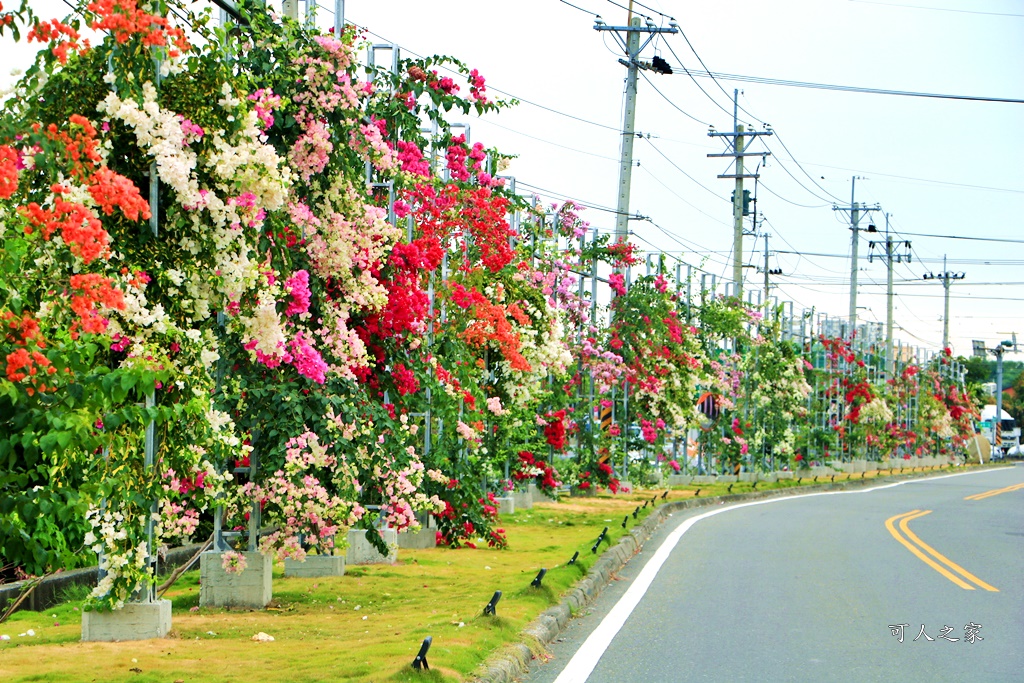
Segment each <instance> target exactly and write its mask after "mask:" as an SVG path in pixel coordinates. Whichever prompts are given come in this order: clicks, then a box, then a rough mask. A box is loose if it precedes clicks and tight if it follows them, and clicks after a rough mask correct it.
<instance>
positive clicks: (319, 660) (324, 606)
mask: <svg viewBox="0 0 1024 683" xmlns="http://www.w3.org/2000/svg"><path fill="white" fill-rule="evenodd" d="M876 474H877V473H867V477H868V478H872V477H873V476H876ZM847 476H848V475H837V476H836V481H837V482H838V481H840V480H842V479H845V478H847ZM850 476H852V477H853V478H855V479H859V478H860V475H859V474H856V475H850ZM811 483H813V482H812V481H810V480H806V479H805V480H804V481H803V484H804V485H807V484H811ZM794 486H797V484H796V482H795V481H780V482H777V483H761V484H759V485H758V487H757V488H758V490H759V491H762V490H768V489H773V488H790V487H794ZM696 488H697V487H696V486H689V487H681V488H678V489H675V490H672V491H671V492H670V493H669V494H668V497H667V500H669V501H672V500H681V499H685V498H690V497H692V496H693V495H694V494H695V490H696ZM751 488H752V487H751V485H750V484H746V483H737V484H734V485H733V487H732V491H731V492H732V493H742V492H745V491H749V490H751ZM663 491H664V489H652V490H646V491H644V490H642V491H636V492H633V493H630V494H625V495H622V494H620V495H618V496H610V495H599V496H596V497H590V498H569V497H566V498H564V499H563V500H562V501H560V502H558V503H540V504H535V505H534V507H533V508H532V509H530V510H519V511H517V512H516V513H515V514H514V515H510V516H504V517H502V521H501V523H502V525H503V526H504V528H505V530H506V532H507V534H508V540H509V548H508V549H506V550H492V549H487V548H478V549H475V550H474V549H460V550H448V549H441V548H438V549H431V550H404V549H403V550H400V551H399V554H398V564H397V565H394V566H392V565H369V566H356V567H353V566H349V567H346V571H345V575H344V576H340V577H332V578H325V579H298V578H284V576H283V574H282V571H283V569H282V567H280V566H276V567H275V570H274V600H273V602H272V603H271V604H270V606H269V607H268V608H267V609H266V610H260V611H256V610H227V609H206V608H202V609H201V608H199V606H198V605H199V585H198V581H199V572H198V571H192V572H188V573H186V574H184V575H183V576H182V577H181V579H179V580H178V582H177V583H176V584H175V585H174V586H173V587H172V588H171V590H170V591H168V593H167V595H166V596H165V597H168V598H170V599H171V600H172V604H173V627H172V631H171V634H170V636H169V637H168V638H165V639H161V640H145V641H129V642H121V643H95V642H93V643H82V642H79V639H80V637H81V612H80V611H79V604H80V603H79V602H75V601H72V602H68V603H65V604H62V605H59V606H57V607H54V608H50V609H49V610H47V611H46V612H43V613H39V612H28V611H22V612H17V613H15V614H14V615H13V616H12V617H11V618H10V619H9V620H8V621H7V622H5V623H2V624H0V634H7V635H9V636H10V637H11V640H10V641H3V642H0V681H5V682H9V683H21V682H25V681H46V682H51V681H52V682H57V681H69V682H92V681H96V682H98V683H106V682H117V681H133V682H135V683H176V682H178V681H181V682H183V683H205V682H211V683H212V682H215V681H216V682H218V683H220V682H227V681H247V682H248V681H261V682H263V681H266V682H276V681H280V682H281V683H285V682H287V683H304V682H311V681H463V680H467V679H468V678H470V677H471V676H472V673H473V672H474V670H476V669H477V668H478V667H479V666H480V664H482V663H483V662H484V661H485V660H486V659H487V658H488V657H489V656H491V655H492V654H493V653H494V652H495V651H498V650H500V649H501V648H502V647H503V646H506V645H507V644H509V643H512V642H517V641H518V640H519V639H520V635H519V632H520V631H521V630H522V629H523V628H524V627H525V626H526V625H527V624H528V623H529V622H530V621H532V620H533V619H535V618H536V617H537V616H538V615H539V614H540V613H541V612H543V611H544V610H545V609H547V608H548V607H550V606H551V605H554V604H556V603H557V602H559V600H560V599H561V597H562V596H563V595H564V594H565V593H566V592H568V591H569V590H570V589H571V588H572V587H573V586H574V584H575V583H576V581H578V580H579V579H580V578H581V577H583V576H585V575H586V572H587V570H588V569H589V567H590V565H592V564H593V562H594V559H595V558H596V557H598V556H599V554H600V553H601V549H599V550H598V554H592V553H591V547H592V546H593V545H594V541H595V540H596V539H597V536H598V534H600V532H601V530H602V529H603V528H604V527H606V526H607V527H608V528H609V529H608V536H607V538H606V540H605V544H604V545H602V549H606V548H607V547H609V545H614V544H615V543H617V542H618V540H619V538H621V537H622V535H623V534H626V533H628V532H629V530H631V529H633V528H634V527H635V526H636V525H637V524H639V523H640V522H642V521H643V520H644V518H645V517H646V516H647V515H648V514H650V511H651V509H652V508H651V507H646V508H642V509H641V510H640V512H639V514H638V515H637V517H636V519H634V518H633V516H632V513H633V511H634V510H635V508H636V507H637V506H638V505H640V504H643V502H644V501H649V500H650V499H651V497H652V496H654V495H655V494H657V495H658V504H659V505H661V504H662V503H663V501H662V499H661V497H660V494H661V493H662V492H663ZM726 492H727V486H726V485H724V484H715V485H706V486H701V487H700V497H701V498H704V497H709V496H715V495H722V494H725V493H726ZM627 516H628V522H627V528H625V529H623V528H622V522H623V520H624V518H626V517H627ZM576 551H579V553H580V556H579V560H578V561H577V563H576V564H575V565H568V564H567V563H568V561H569V559H570V558H571V557H572V555H573V553H574V552H576ZM542 567H543V568H547V570H548V572H547V575H546V576H545V578H544V581H543V586H542V587H541V588H532V587H531V586H530V582H531V581H532V580H533V578H534V577H535V576H536V574H537V572H538V571H539V570H540V569H541V568H542ZM495 590H501V591H502V592H503V595H502V598H501V601H500V602H499V603H498V606H497V616H495V617H490V616H486V617H485V616H483V614H482V611H483V607H484V605H485V604H486V603H487V601H488V600H489V599H490V597H491V595H492V594H493V593H494V591H495ZM29 629H31V630H33V631H34V633H35V635H34V636H29V635H27V632H28V630H29ZM260 631H262V632H265V633H267V634H270V635H271V636H273V637H274V641H273V642H254V641H252V640H251V638H252V636H253V635H255V634H256V633H258V632H260ZM20 634H26V635H20ZM426 636H432V637H433V646H432V647H431V649H430V653H429V655H428V657H427V659H428V661H429V663H430V666H431V671H430V672H429V673H428V672H422V671H421V672H417V671H414V670H413V669H412V668H411V667H410V664H411V663H412V660H413V658H414V657H415V656H416V653H417V651H418V650H419V646H420V643H421V641H422V640H423V638H425V637H426Z"/></svg>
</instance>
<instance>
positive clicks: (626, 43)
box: [594, 1, 679, 241]
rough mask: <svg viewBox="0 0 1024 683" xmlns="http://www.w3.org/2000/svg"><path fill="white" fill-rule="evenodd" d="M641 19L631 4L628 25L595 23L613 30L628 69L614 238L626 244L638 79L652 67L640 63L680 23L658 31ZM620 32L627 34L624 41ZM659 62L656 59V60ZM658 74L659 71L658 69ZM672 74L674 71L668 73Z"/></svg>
mask: <svg viewBox="0 0 1024 683" xmlns="http://www.w3.org/2000/svg"><path fill="white" fill-rule="evenodd" d="M640 20H641V17H639V16H636V17H634V16H633V3H632V1H631V2H630V3H629V16H628V17H627V21H626V23H627V25H626V26H608V25H607V24H605V23H604V20H603V19H601V17H597V19H595V20H594V30H595V31H611V32H612V35H613V36H615V39H616V40H617V41H619V45H621V46H622V48H623V49H624V50H625V51H626V59H620V60H619V63H620V64H622V65H623V66H625V67H626V106H625V109H624V110H623V112H622V154H621V156H620V159H619V198H618V203H617V205H616V216H615V239H616V240H617V241H625V240H626V239H627V237H628V236H629V189H630V183H631V182H632V179H633V140H634V138H636V136H637V133H636V130H635V122H636V80H637V72H638V69H640V68H641V67H642V68H650V67H649V66H648V65H646V64H641V63H640V60H639V56H640V53H641V52H642V51H643V49H644V48H645V47H647V46H648V45H649V44H650V42H651V40H652V39H653V38H654V36H655V34H658V33H678V32H679V28H678V26H679V25H678V24H677V23H676V22H675V20H674V19H673V20H672V21H671V22H670V23H669V28H659V27H658V26H656V25H655V24H654V22H652V21H651V20H650V18H648V19H647V23H646V25H645V26H641V25H640V23H641V22H640ZM620 33H624V34H625V36H626V37H625V38H623V37H622V36H621V35H619V34H620ZM641 33H647V34H649V35H648V36H647V39H646V40H645V41H644V43H643V45H641V44H640V34H641ZM655 61H657V60H655ZM655 71H659V70H658V69H655ZM669 73H671V72H669Z"/></svg>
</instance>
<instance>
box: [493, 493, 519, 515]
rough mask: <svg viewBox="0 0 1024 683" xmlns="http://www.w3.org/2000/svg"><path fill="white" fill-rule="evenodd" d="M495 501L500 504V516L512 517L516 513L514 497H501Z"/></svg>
mask: <svg viewBox="0 0 1024 683" xmlns="http://www.w3.org/2000/svg"><path fill="white" fill-rule="evenodd" d="M494 501H495V502H496V503H497V504H498V514H499V515H511V514H512V513H513V512H515V511H516V499H515V498H513V497H512V496H501V497H500V498H495V499H494Z"/></svg>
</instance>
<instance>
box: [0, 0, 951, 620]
mask: <svg viewBox="0 0 1024 683" xmlns="http://www.w3.org/2000/svg"><path fill="white" fill-rule="evenodd" d="M170 6H173V7H174V8H175V9H176V10H177V11H178V14H180V15H183V16H186V17H188V18H189V25H188V26H187V27H185V26H181V25H177V24H176V23H175V22H174V20H173V17H172V15H171V14H169V13H168V9H169V7H170ZM187 12H188V9H187V8H186V7H184V6H181V5H180V4H178V3H161V2H158V3H154V4H153V5H140V4H138V3H137V2H136V0H96V1H95V2H90V3H87V4H85V5H84V6H83V8H82V10H81V11H80V13H79V14H78V15H77V18H73V19H68V20H65V21H59V20H45V21H44V20H42V19H41V18H39V17H37V16H35V14H34V13H33V12H32V10H31V8H30V7H29V3H28V2H27V1H26V2H22V4H21V6H20V7H19V8H18V9H16V10H13V11H10V10H8V11H5V10H4V8H3V7H2V6H0V35H3V36H7V35H13V37H14V38H15V39H17V38H19V37H20V36H21V32H22V31H23V30H24V31H25V36H26V38H27V39H28V40H30V41H36V42H40V43H41V44H43V46H44V49H43V50H42V51H41V52H40V53H39V56H38V58H37V60H36V63H35V64H34V65H33V66H32V68H30V69H29V70H28V72H27V73H26V75H25V77H24V78H23V79H22V80H21V81H20V82H19V83H18V85H17V86H16V88H15V90H14V92H13V93H11V94H10V95H9V96H8V97H7V98H6V99H5V100H3V106H2V111H0V239H2V241H3V249H2V251H0V319H2V321H3V323H4V325H5V327H4V336H3V338H2V339H0V354H2V356H3V358H4V360H5V361H6V373H5V375H4V376H2V377H0V430H2V431H0V461H2V462H4V463H5V464H6V467H5V468H4V469H3V471H2V473H0V492H2V496H0V556H2V562H0V565H4V566H6V567H8V569H6V570H4V571H8V572H10V571H12V569H11V568H17V570H18V571H19V572H25V573H29V574H42V573H44V572H47V571H50V570H52V569H54V568H57V567H65V568H70V567H73V566H76V565H78V564H82V563H84V562H88V561H89V556H90V555H91V554H92V553H97V554H99V556H100V566H101V568H102V569H103V570H104V572H105V573H104V579H103V580H102V581H101V583H100V585H99V586H98V587H97V588H96V590H95V591H94V592H93V595H92V599H91V606H93V607H97V608H117V607H120V606H121V605H123V604H124V602H125V600H127V599H129V597H130V596H131V595H133V594H134V593H135V592H136V591H137V590H138V589H139V588H140V587H143V586H145V585H147V584H148V583H149V582H151V581H152V578H153V577H152V574H151V569H150V567H149V566H148V564H147V562H148V561H149V560H148V558H149V557H150V556H152V555H153V554H154V552H155V548H154V546H155V545H158V544H161V543H163V542H169V541H184V540H187V539H189V538H190V537H192V536H194V535H197V534H203V533H207V532H208V531H209V528H210V525H211V523H212V520H213V517H214V515H217V516H219V521H220V522H221V523H222V524H224V525H225V526H227V527H229V528H236V529H239V530H242V531H244V530H245V529H246V528H247V521H248V522H253V523H254V525H255V523H263V524H266V525H269V526H268V529H267V531H266V532H265V533H263V534H262V535H261V536H260V538H259V539H258V543H259V548H260V549H261V550H262V551H264V552H267V553H274V554H275V555H276V556H277V557H280V558H283V557H290V558H294V559H301V558H303V557H304V556H305V554H306V553H308V552H311V551H314V550H315V551H316V552H330V550H331V549H332V548H333V547H334V546H335V545H336V544H339V543H343V539H344V534H345V532H346V531H347V530H348V529H351V528H361V529H366V530H370V529H372V528H374V527H375V526H376V525H378V524H381V523H386V524H388V525H390V526H392V527H394V528H397V529H399V530H403V529H408V528H417V527H418V525H419V523H420V520H421V519H422V518H423V516H424V515H425V514H426V513H433V514H434V515H435V517H436V518H437V520H438V523H439V532H438V533H439V539H440V540H441V541H442V542H443V543H447V544H449V545H452V546H469V545H472V544H473V543H474V542H475V540H476V539H482V540H483V541H484V542H486V543H488V544H491V545H495V546H499V547H502V546H504V545H505V539H504V534H503V531H502V530H501V528H500V527H499V526H498V524H499V522H498V520H497V503H496V501H495V499H494V493H495V492H500V491H502V490H503V489H505V488H508V487H513V486H516V485H517V484H518V485H522V484H524V483H526V482H534V483H535V484H536V485H537V486H538V487H539V488H541V489H542V490H545V491H546V492H548V493H550V494H552V495H557V494H558V492H559V489H560V487H561V486H562V485H563V484H567V485H569V486H572V487H574V488H575V489H577V490H581V491H588V490H590V491H592V490H594V489H595V488H597V487H605V488H608V489H610V490H611V491H613V492H615V491H617V490H618V489H619V486H620V480H628V479H629V478H632V477H635V476H646V475H647V474H649V472H650V470H651V469H652V468H653V467H656V466H657V463H658V460H659V458H658V457H653V456H652V457H636V454H637V453H638V452H648V453H652V452H653V453H654V454H660V455H663V454H664V451H665V449H666V448H667V446H668V445H669V444H671V443H673V442H674V441H677V440H678V439H680V438H682V437H684V435H685V434H686V432H687V430H690V429H692V428H694V427H695V426H697V425H698V424H700V422H701V420H702V417H701V416H700V415H699V413H698V412H697V408H696V400H697V397H698V396H699V395H700V394H701V393H702V392H710V393H711V394H713V395H714V396H715V397H716V401H717V405H719V406H720V407H721V409H722V410H721V415H720V416H719V417H718V421H717V422H716V423H714V424H713V425H711V426H707V425H705V426H706V432H705V436H704V437H703V438H702V439H701V441H702V443H703V448H704V449H705V450H706V452H708V453H709V454H711V455H714V456H715V457H716V458H717V462H716V464H715V466H716V467H722V466H725V465H729V466H732V465H733V464H735V465H740V464H743V465H746V466H748V467H762V468H777V467H782V466H788V465H795V464H796V463H798V462H800V461H801V459H802V458H804V457H805V456H806V455H807V454H809V453H810V450H809V449H811V448H813V444H814V443H822V444H832V446H831V447H832V448H834V449H835V452H841V453H846V454H847V455H849V454H851V453H852V452H853V450H852V449H853V446H851V444H854V445H857V444H858V443H860V444H863V445H864V446H865V447H869V448H874V449H875V450H876V451H877V450H878V449H891V448H900V449H910V448H913V449H915V452H918V451H920V452H924V451H925V450H927V451H929V452H931V451H940V452H941V451H942V450H944V449H948V448H952V447H955V446H956V445H959V444H960V443H961V442H962V441H963V438H964V435H965V434H966V432H967V430H968V429H969V427H970V416H971V407H970V405H969V403H968V402H967V399H966V396H965V394H964V392H963V390H962V385H960V384H959V383H958V382H957V381H954V379H955V378H952V374H951V373H949V372H945V371H942V369H941V368H927V369H926V371H925V373H924V379H923V380H922V379H921V378H919V377H917V376H916V375H915V374H914V373H911V372H910V371H909V369H908V370H906V371H904V372H903V375H901V378H900V379H899V380H898V381H895V380H894V381H893V383H892V385H891V386H877V385H872V384H870V383H867V381H866V379H865V378H864V377H862V376H861V374H858V372H857V371H854V370H853V368H856V367H859V366H858V363H857V361H858V359H857V358H856V354H855V352H854V351H853V350H852V349H851V348H847V347H845V346H843V343H842V342H840V341H833V340H824V341H823V342H821V343H822V344H823V346H822V347H820V348H824V349H825V351H826V355H827V356H828V362H827V363H826V364H822V366H821V367H818V368H814V366H813V364H812V363H811V362H809V361H808V360H807V359H808V358H813V356H814V352H815V350H814V349H812V348H800V347H799V345H798V344H797V343H795V342H793V341H792V340H784V339H783V338H782V334H781V331H780V325H779V322H778V316H777V315H775V316H774V317H772V316H769V319H768V320H765V319H763V318H762V312H760V311H755V310H752V309H751V308H750V307H749V306H748V305H747V304H745V303H744V302H742V301H740V300H737V299H730V298H722V297H717V298H716V297H713V296H708V295H707V293H704V294H703V295H702V296H700V297H699V301H698V297H695V298H694V300H692V301H691V300H689V299H688V298H687V297H686V295H685V290H684V284H685V283H681V282H678V281H675V280H673V279H671V278H669V277H667V276H666V274H665V273H664V272H663V270H664V263H661V264H659V266H658V267H657V268H656V269H654V270H652V271H651V272H649V274H647V275H643V276H638V277H635V278H633V277H632V276H631V269H633V268H636V267H638V266H639V265H640V263H641V261H640V259H639V256H638V255H637V254H636V253H635V247H634V246H633V245H632V244H630V243H628V242H616V241H612V240H610V239H608V238H607V236H603V235H600V234H599V232H598V231H597V230H596V229H595V228H592V227H591V226H590V225H589V224H588V223H587V222H586V221H585V220H583V219H582V218H581V215H580V213H581V208H580V207H579V206H577V205H576V204H574V203H572V202H566V203H563V204H561V205H555V206H551V207H547V208H545V207H543V206H538V205H536V204H533V205H531V204H530V203H528V202H527V201H526V200H525V199H524V198H522V197H520V196H518V195H516V194H514V193H513V192H511V191H509V189H508V188H507V187H506V184H505V182H504V180H503V179H502V177H501V176H500V175H499V174H500V173H501V172H502V171H503V170H504V167H505V164H506V163H507V161H508V158H507V157H505V156H503V155H502V154H501V153H500V152H498V151H497V150H494V149H488V148H486V147H485V146H484V145H483V144H481V143H480V142H476V141H470V140H467V139H466V136H465V135H464V134H462V133H460V132H458V131H459V128H458V127H457V126H453V125H452V122H451V121H450V119H449V116H450V115H451V113H452V112H457V113H461V114H463V115H465V114H469V113H472V114H474V115H486V114H489V113H492V112H495V111H497V110H499V109H500V108H502V107H504V106H506V103H504V102H500V101H492V100H491V99H490V98H489V96H488V94H487V88H486V81H485V80H484V78H483V77H482V76H481V75H480V74H479V73H478V72H477V71H476V70H471V69H469V68H468V67H467V66H465V65H464V64H462V63H461V62H459V61H457V60H455V59H453V58H448V57H431V58H426V59H402V60H399V62H398V68H397V70H396V71H391V70H390V69H386V68H382V67H379V66H375V67H371V66H366V65H364V64H363V63H362V62H361V60H360V53H361V51H362V50H364V49H367V46H366V44H365V42H364V41H363V40H362V38H361V37H360V36H359V35H358V34H357V32H356V30H355V28H354V27H351V26H349V27H347V29H346V31H345V32H344V34H343V35H338V36H335V35H333V34H331V33H326V34H323V33H319V32H317V31H315V30H312V29H310V28H308V27H304V26H300V25H298V24H297V23H295V22H292V21H290V20H287V19H281V18H279V17H274V16H273V15H272V14H271V13H270V12H268V11H267V10H266V8H265V6H263V4H262V3H261V2H259V1H258V0H250V1H249V2H243V3H241V6H240V12H241V16H242V17H243V18H244V20H245V23H244V25H238V26H234V27H233V28H232V29H231V30H223V29H211V28H209V26H208V17H206V16H200V17H194V16H192V15H191V14H187ZM83 25H88V26H90V27H91V28H93V29H95V30H97V31H100V32H102V33H104V34H105V37H104V38H103V40H102V41H101V42H100V43H99V44H97V45H95V46H91V45H89V44H88V43H87V41H86V40H85V39H83V38H82V37H81V36H80V34H79V31H80V30H81V28H82V26H83ZM185 28H188V31H187V32H186V30H185ZM371 49H372V48H371ZM516 213H518V214H519V217H520V218H521V220H518V221H511V220H510V217H511V216H512V215H513V214H516ZM513 225H515V226H517V227H516V228H513ZM598 280H601V281H604V282H605V283H606V284H607V286H606V287H603V286H602V289H601V292H600V293H599V292H598V287H597V284H598ZM585 281H588V282H589V284H590V288H589V289H588V288H587V287H586V286H585V284H587V283H586V282H585ZM604 294H607V297H605V296H604ZM768 313H771V312H768ZM816 348H817V347H816ZM851 355H853V356H854V357H853V358H852V359H851ZM945 360H946V361H948V359H945ZM908 373H909V374H908ZM809 382H810V383H811V384H814V385H815V386H824V387H826V389H825V390H824V391H818V392H815V391H813V390H812V388H811V386H810V384H809ZM922 387H925V388H922ZM816 401H818V402H821V401H824V402H825V403H827V404H828V406H831V405H837V406H842V409H841V410H837V411H835V413H834V415H833V416H832V417H831V418H829V419H830V420H831V421H830V422H829V423H828V425H827V428H826V427H824V426H823V428H822V431H821V433H820V434H818V436H813V434H812V429H811V428H810V427H808V426H807V424H806V423H804V422H803V421H802V419H803V418H804V416H805V415H807V414H809V413H812V412H814V411H819V412H820V411H821V410H822V406H820V405H816V404H815V402H816ZM876 401H885V402H886V403H885V405H886V406H888V405H898V406H902V405H904V404H905V405H907V406H910V405H911V404H913V406H914V408H913V410H914V415H915V418H914V420H915V421H908V420H906V419H904V420H903V421H902V422H901V421H899V420H898V419H896V418H891V417H890V413H887V412H886V411H885V410H884V409H882V407H881V406H880V405H877V404H876V403H875V402H876ZM605 411H610V412H611V418H612V419H611V421H610V425H608V426H607V427H606V426H603V425H602V423H601V420H602V416H603V413H604V412H605ZM890 412H892V411H890ZM896 413H898V414H899V415H901V416H905V415H907V414H909V412H907V411H903V410H902V409H897V410H896ZM911 422H913V424H911ZM912 426H913V427H914V428H915V429H917V433H916V435H915V437H914V438H913V439H911V438H910V436H909V430H910V429H911V427H912ZM857 430H860V431H859V432H858V431H857ZM826 432H827V433H826ZM815 439H817V441H815ZM857 439H860V442H857ZM673 463H674V465H673V467H672V469H673V470H675V469H676V468H678V463H677V462H675V461H673ZM666 467H668V465H666ZM253 515H256V516H257V519H256V520H253V519H251V518H252V516H253ZM260 517H261V518H262V519H259V518H260ZM241 538H243V539H244V540H247V541H249V542H250V543H253V544H255V543H256V541H257V539H256V538H255V537H253V538H246V537H245V536H244V535H243V536H242V537H241ZM368 538H370V539H378V538H379V537H378V535H377V534H373V533H370V534H369V535H368ZM241 542H243V541H240V543H241ZM239 547H241V546H239ZM227 565H230V566H231V569H232V571H239V570H240V563H239V561H238V560H237V558H235V557H234V556H231V557H229V558H227V560H226V566H227Z"/></svg>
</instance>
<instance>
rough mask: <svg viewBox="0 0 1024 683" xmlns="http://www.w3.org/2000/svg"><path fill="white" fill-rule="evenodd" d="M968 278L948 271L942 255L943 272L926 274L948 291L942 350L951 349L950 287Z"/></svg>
mask: <svg viewBox="0 0 1024 683" xmlns="http://www.w3.org/2000/svg"><path fill="white" fill-rule="evenodd" d="M965 277H967V274H966V273H952V272H950V271H948V270H946V255H945V254H943V255H942V272H941V273H925V274H924V279H925V280H941V281H942V287H943V289H945V290H946V296H945V299H946V303H945V306H944V308H943V314H942V348H943V349H948V348H949V285H950V284H951V283H952V282H953V281H954V280H963V279H964V278H965Z"/></svg>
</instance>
